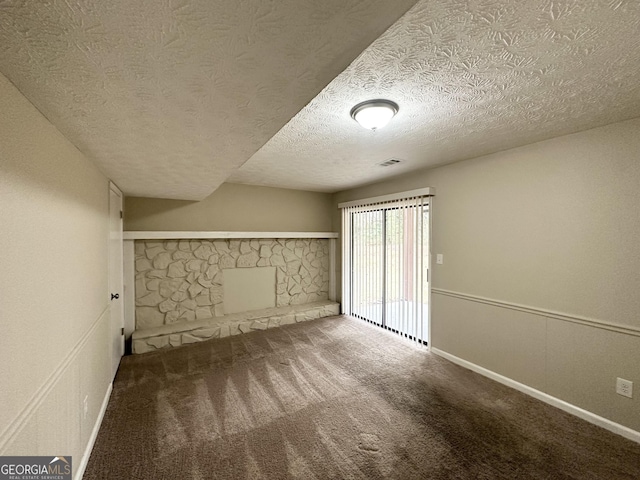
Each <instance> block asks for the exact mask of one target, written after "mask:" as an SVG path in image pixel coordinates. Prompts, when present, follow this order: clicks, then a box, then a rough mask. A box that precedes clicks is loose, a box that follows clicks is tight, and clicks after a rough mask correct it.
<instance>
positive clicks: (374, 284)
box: [343, 197, 429, 343]
mask: <svg viewBox="0 0 640 480" xmlns="http://www.w3.org/2000/svg"><path fill="white" fill-rule="evenodd" d="M343 234H344V236H345V242H344V243H345V245H344V248H343V257H344V258H343V262H344V263H343V273H344V275H343V281H344V282H345V285H344V287H345V288H344V291H343V305H344V307H345V313H347V314H350V315H353V316H356V317H359V318H362V319H364V320H367V321H369V322H372V323H375V324H376V325H380V326H382V327H384V328H387V329H389V330H392V331H394V332H396V333H398V334H400V335H404V336H406V337H408V338H411V339H413V340H416V341H420V342H424V343H426V341H427V338H428V317H429V311H428V299H429V283H428V282H429V276H428V267H429V203H428V198H427V197H416V198H411V199H406V200H402V201H394V202H387V203H381V204H376V205H370V206H362V207H347V208H344V210H343ZM344 297H346V298H344Z"/></svg>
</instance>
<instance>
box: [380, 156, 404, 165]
mask: <svg viewBox="0 0 640 480" xmlns="http://www.w3.org/2000/svg"><path fill="white" fill-rule="evenodd" d="M401 161H402V160H398V159H397V158H390V159H389V160H385V161H384V162H382V163H381V164H380V166H381V167H390V166H391V165H396V164H398V163H400V162H401Z"/></svg>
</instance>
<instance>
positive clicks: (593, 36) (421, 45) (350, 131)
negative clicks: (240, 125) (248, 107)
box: [229, 0, 640, 191]
mask: <svg viewBox="0 0 640 480" xmlns="http://www.w3.org/2000/svg"><path fill="white" fill-rule="evenodd" d="M371 98H388V99H390V100H393V101H395V102H397V103H398V104H399V106H400V111H399V113H398V115H397V116H396V118H394V119H393V120H392V121H391V123H390V124H389V125H388V126H387V127H385V128H384V129H383V130H380V131H378V132H371V131H367V130H365V129H363V128H362V127H360V126H359V125H358V124H356V123H355V122H354V121H353V120H352V119H351V118H350V116H349V111H350V109H351V107H352V106H353V105H355V104H357V103H358V102H361V101H363V100H367V99H371ZM637 116H640V2H639V1H638V0H565V1H560V0H558V1H555V0H544V1H539V0H527V1H526V2H525V1H513V0H467V1H461V0H423V1H421V2H419V3H417V4H416V5H415V7H413V8H412V9H411V10H410V11H409V12H408V13H407V14H406V15H405V16H404V17H402V18H401V19H400V20H399V21H398V22H397V23H396V24H394V25H393V26H392V27H391V28H390V29H389V30H388V31H387V32H385V33H384V34H383V35H382V36H381V37H380V38H379V39H378V40H376V41H375V42H374V43H373V44H372V45H371V46H370V47H369V48H367V49H366V50H365V51H364V52H363V53H362V55H361V56H360V57H359V58H357V59H356V60H355V61H354V62H353V63H352V64H351V65H350V66H349V68H347V69H346V70H345V71H344V72H343V73H342V74H340V75H339V76H337V78H336V79H335V80H334V81H333V82H331V83H330V84H329V85H328V86H327V87H326V88H325V89H324V91H323V92H322V93H321V94H320V95H318V97H316V98H315V99H314V100H313V101H312V102H311V103H310V104H309V105H307V106H306V107H305V108H304V109H302V111H300V113H298V115H296V116H295V117H294V118H293V119H292V120H291V121H290V122H289V123H288V124H287V125H286V126H285V127H284V128H282V130H280V132H279V133H278V134H276V135H275V136H274V137H273V138H272V139H271V140H270V141H269V142H267V143H266V144H265V145H264V146H263V147H262V148H261V149H260V150H259V151H258V152H257V153H256V154H255V155H254V156H253V157H252V158H251V159H250V160H249V161H248V162H247V163H245V164H244V166H242V167H241V168H240V169H239V170H237V171H236V172H235V173H234V174H233V175H232V176H231V177H230V179H229V181H231V182H237V183H249V184H256V185H268V186H278V187H289V188H299V189H309V190H320V191H337V190H341V189H345V188H350V187H354V186H357V185H362V184H364V183H369V182H373V181H376V180H379V179H382V178H384V177H386V176H389V175H396V174H399V173H403V172H407V171H411V170H414V169H418V168H423V167H426V166H433V165H439V164H445V163H450V162H454V161H458V160H462V159H466V158H470V157H475V156H479V155H483V154H487V153H492V152H496V151H499V150H503V149H507V148H512V147H516V146H520V145H524V144H527V143H532V142H535V141H539V140H542V139H546V138H550V137H554V136H559V135H562V134H566V133H572V132H576V131H579V130H585V129H588V128H592V127H596V126H600V125H604V124H608V123H612V122H616V121H621V120H625V119H628V118H632V117H637ZM389 158H400V159H403V160H404V162H403V163H400V164H398V165H396V166H392V167H381V166H379V165H378V164H379V163H380V162H382V161H384V160H387V159H389Z"/></svg>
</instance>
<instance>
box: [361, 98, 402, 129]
mask: <svg viewBox="0 0 640 480" xmlns="http://www.w3.org/2000/svg"><path fill="white" fill-rule="evenodd" d="M396 113H398V105H397V104H396V103H394V102H392V101H390V100H367V101H366V102H362V103H359V104H358V105H356V106H355V107H353V108H352V109H351V117H352V118H353V119H354V120H355V121H356V122H358V123H359V124H360V125H362V126H363V127H364V128H368V129H370V130H377V129H379V128H382V127H384V126H385V125H386V124H387V123H389V121H391V119H392V118H393V117H394V115H395V114H396Z"/></svg>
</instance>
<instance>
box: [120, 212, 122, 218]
mask: <svg viewBox="0 0 640 480" xmlns="http://www.w3.org/2000/svg"><path fill="white" fill-rule="evenodd" d="M120 218H122V210H120Z"/></svg>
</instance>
